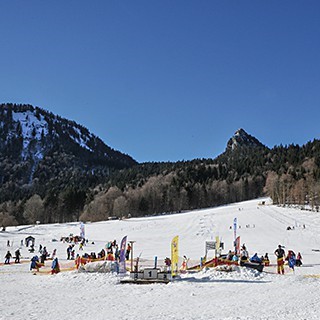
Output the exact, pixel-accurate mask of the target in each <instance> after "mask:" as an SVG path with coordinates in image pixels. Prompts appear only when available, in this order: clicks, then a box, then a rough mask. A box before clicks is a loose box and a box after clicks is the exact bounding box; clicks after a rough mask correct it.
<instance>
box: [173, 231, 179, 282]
mask: <svg viewBox="0 0 320 320" xmlns="http://www.w3.org/2000/svg"><path fill="white" fill-rule="evenodd" d="M178 263H179V236H175V237H174V238H173V239H172V241H171V275H172V276H173V277H174V276H175V275H177V274H178V270H179V266H178Z"/></svg>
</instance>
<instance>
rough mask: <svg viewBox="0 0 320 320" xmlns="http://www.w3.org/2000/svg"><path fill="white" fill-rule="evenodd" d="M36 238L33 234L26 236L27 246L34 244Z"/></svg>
mask: <svg viewBox="0 0 320 320" xmlns="http://www.w3.org/2000/svg"><path fill="white" fill-rule="evenodd" d="M35 240H36V239H35V238H34V237H32V236H28V237H26V238H25V240H24V241H25V244H26V247H29V245H30V246H34V242H35Z"/></svg>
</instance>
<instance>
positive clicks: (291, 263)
mask: <svg viewBox="0 0 320 320" xmlns="http://www.w3.org/2000/svg"><path fill="white" fill-rule="evenodd" d="M286 260H288V264H289V268H291V269H292V271H294V266H295V265H296V254H295V253H294V252H293V251H292V250H289V251H288V256H287V257H286Z"/></svg>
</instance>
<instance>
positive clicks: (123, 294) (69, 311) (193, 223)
mask: <svg viewBox="0 0 320 320" xmlns="http://www.w3.org/2000/svg"><path fill="white" fill-rule="evenodd" d="M262 201H265V202H266V204H265V205H259V203H261V202H262ZM234 218H237V221H238V230H237V236H240V237H241V244H243V243H245V244H246V246H247V248H248V251H249V254H250V255H253V254H254V253H255V252H257V253H258V254H259V256H260V255H264V254H265V253H266V252H268V253H269V257H270V260H271V264H272V265H271V266H270V267H265V269H264V270H265V271H267V272H262V273H259V272H256V271H254V270H252V269H246V268H242V267H241V268H240V267H237V268H236V270H235V271H234V272H229V273H225V272H221V271H217V270H215V269H213V268H212V269H207V270H203V271H201V272H196V273H186V274H183V275H181V278H179V279H176V280H174V281H173V282H171V283H169V284H167V285H164V284H150V285H130V284H120V283H119V281H120V279H119V276H118V275H116V274H110V273H108V274H106V273H80V272H77V271H74V270H73V271H65V270H64V269H66V268H68V267H72V266H73V262H71V261H69V260H67V259H66V256H67V254H66V249H67V246H68V244H67V243H63V242H61V241H60V238H61V237H62V236H68V235H69V234H70V233H73V234H74V235H79V233H80V228H79V223H66V224H53V225H41V224H40V225H38V226H19V227H8V228H7V230H6V231H5V232H0V254H1V259H2V260H1V262H2V263H1V265H0V288H1V295H0V319H42V320H43V319H75V318H81V319H88V318H89V319H92V320H93V319H118V318H119V319H159V320H162V319H166V320H167V319H197V320H198V319H318V318H319V308H320V251H317V250H320V214H319V213H314V212H309V211H301V210H298V209H288V208H280V207H277V206H273V205H271V204H270V200H269V199H258V200H254V201H248V202H243V203H237V204H232V205H228V206H223V207H219V208H213V209H207V210H200V211H193V212H187V213H182V214H176V215H164V216H158V217H150V218H139V219H138V218H137V219H128V220H124V221H107V222H99V223H87V224H85V232H86V238H88V239H89V242H88V244H87V246H85V247H84V251H83V252H88V253H90V252H92V251H95V252H96V253H97V252H99V251H100V250H101V249H102V248H105V245H106V243H107V242H108V241H112V240H114V239H116V240H117V242H118V243H120V241H121V239H122V237H123V236H125V235H127V236H128V240H134V241H136V242H135V244H134V256H135V257H136V256H138V255H140V254H141V265H142V266H143V265H144V264H145V265H147V264H149V265H150V264H152V263H153V260H154V257H155V256H157V257H158V264H159V265H160V266H162V265H163V261H164V258H165V257H166V256H169V257H170V244H171V240H172V238H173V237H174V236H176V235H179V256H183V255H186V256H187V257H189V258H190V261H189V266H191V265H193V264H197V263H199V259H200V257H201V256H203V255H204V253H205V241H206V240H212V239H215V237H216V236H219V237H220V238H221V240H222V242H224V245H225V250H224V252H227V251H228V250H229V249H233V247H232V245H233V238H234V232H233V229H232V226H233V220H234ZM288 226H291V227H294V230H287V227H288ZM230 227H231V229H230ZM28 235H32V236H34V237H35V239H36V243H35V244H36V246H35V248H36V252H37V251H38V246H39V245H40V244H41V245H42V246H46V247H47V249H48V251H49V253H51V252H52V251H53V249H57V256H58V258H59V261H60V263H61V267H62V270H63V272H61V273H59V274H57V275H50V274H49V273H48V272H47V271H46V270H50V265H51V261H47V262H46V266H45V267H44V268H42V269H40V272H39V273H38V274H37V275H34V274H33V272H30V271H29V267H30V258H31V257H32V256H33V254H30V253H29V252H28V250H27V248H26V247H25V246H21V240H23V239H25V237H27V236H28ZM8 240H9V242H10V247H8V246H7V242H8ZM55 240H58V241H55ZM278 244H281V245H283V246H284V247H285V251H286V252H287V251H288V250H293V251H295V253H296V254H297V253H298V252H301V254H302V258H303V260H302V262H303V265H302V267H300V268H298V267H297V268H296V269H295V271H294V272H293V271H292V270H289V268H288V267H287V266H286V269H285V271H286V273H285V275H284V276H282V275H277V274H276V267H275V263H276V259H275V256H274V253H273V252H274V250H275V249H276V248H277V246H278ZM19 247H20V249H21V253H22V257H23V259H22V261H23V263H21V264H14V263H13V261H12V260H11V264H10V265H3V262H4V256H5V254H6V252H7V250H10V251H11V253H12V254H13V255H14V252H15V250H16V249H17V248H19ZM75 248H76V253H78V252H79V251H78V245H77V246H76V247H75ZM83 252H81V251H80V252H79V253H80V254H82V253H83ZM210 254H211V255H212V256H213V252H212V251H210V252H209V256H210ZM13 260H14V259H13ZM24 261H25V262H24Z"/></svg>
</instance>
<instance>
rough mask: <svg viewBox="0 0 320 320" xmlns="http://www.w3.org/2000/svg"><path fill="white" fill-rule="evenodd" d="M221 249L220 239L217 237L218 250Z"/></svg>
mask: <svg viewBox="0 0 320 320" xmlns="http://www.w3.org/2000/svg"><path fill="white" fill-rule="evenodd" d="M219 249H220V238H219V236H216V250H219Z"/></svg>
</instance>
